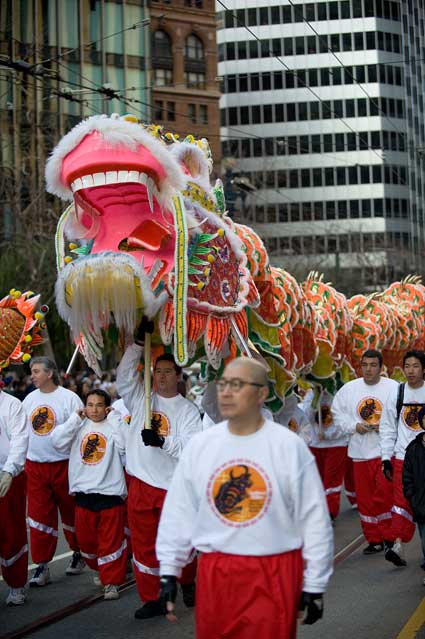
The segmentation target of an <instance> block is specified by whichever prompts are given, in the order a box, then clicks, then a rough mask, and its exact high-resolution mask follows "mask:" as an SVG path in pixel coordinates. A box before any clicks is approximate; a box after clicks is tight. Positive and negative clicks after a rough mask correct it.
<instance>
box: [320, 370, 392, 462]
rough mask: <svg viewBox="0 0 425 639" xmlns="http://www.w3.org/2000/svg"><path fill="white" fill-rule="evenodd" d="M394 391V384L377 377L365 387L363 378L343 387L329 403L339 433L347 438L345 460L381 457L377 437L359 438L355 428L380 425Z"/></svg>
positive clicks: (373, 432)
mask: <svg viewBox="0 0 425 639" xmlns="http://www.w3.org/2000/svg"><path fill="white" fill-rule="evenodd" d="M397 391H398V383H397V382H396V381H395V380H393V379H388V378H387V377H381V378H380V380H379V382H378V383H377V384H373V385H370V384H366V382H365V381H364V380H363V378H359V379H354V380H353V381H352V382H348V383H347V384H344V386H343V387H342V388H341V389H340V390H339V391H338V392H337V394H336V395H335V397H334V400H333V402H332V414H333V418H334V422H335V424H336V426H337V427H338V428H339V429H340V431H341V432H342V433H343V434H345V435H349V436H350V440H349V443H348V456H349V457H351V458H352V459H357V460H365V459H375V458H376V457H380V456H381V449H380V446H379V434H378V433H377V432H375V431H372V432H370V433H366V434H364V435H361V434H360V433H358V432H356V424H359V423H363V424H370V425H373V426H375V425H376V424H380V422H381V419H382V413H383V411H384V406H385V405H386V403H387V401H388V397H389V396H390V395H391V394H393V393H396V395H397Z"/></svg>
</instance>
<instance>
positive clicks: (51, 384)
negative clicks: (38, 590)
mask: <svg viewBox="0 0 425 639" xmlns="http://www.w3.org/2000/svg"><path fill="white" fill-rule="evenodd" d="M30 368H31V380H32V382H33V384H34V385H35V386H36V390H35V391H32V393H29V395H27V396H26V398H25V399H24V401H23V403H22V404H23V407H24V410H25V412H26V414H27V423H28V430H29V446H28V454H27V462H26V466H25V470H26V472H27V480H28V484H27V486H28V524H29V528H30V542H31V555H32V559H33V561H34V563H36V564H38V565H37V568H36V569H35V571H34V574H33V576H32V577H31V579H30V586H45V585H46V584H48V583H49V582H50V572H49V566H48V563H49V562H50V561H51V560H52V559H53V556H54V554H55V550H56V545H57V541H58V509H59V512H60V515H61V520H62V527H63V531H64V534H65V537H66V540H67V542H68V544H69V546H70V548H71V550H73V556H72V558H71V561H70V563H69V565H68V567H67V569H66V574H67V575H78V574H80V573H81V571H82V570H83V568H84V561H83V560H82V558H81V555H80V552H79V550H78V544H77V539H76V537H75V527H74V514H75V503H74V498H73V497H72V496H71V495H70V494H69V485H68V457H69V455H68V454H67V453H61V452H59V451H57V450H56V449H55V447H54V446H53V444H52V441H51V435H52V432H53V431H54V429H55V428H56V426H58V425H59V424H63V423H64V422H66V420H67V419H68V418H69V417H70V415H71V414H72V413H73V412H75V411H76V410H78V409H80V408H83V403H82V402H81V400H80V398H79V397H78V395H76V394H75V393H73V392H72V391H70V390H68V389H66V388H62V386H59V374H58V370H57V368H56V364H55V363H54V362H53V361H52V360H50V359H49V358H47V357H34V358H33V359H32V360H31V363H30Z"/></svg>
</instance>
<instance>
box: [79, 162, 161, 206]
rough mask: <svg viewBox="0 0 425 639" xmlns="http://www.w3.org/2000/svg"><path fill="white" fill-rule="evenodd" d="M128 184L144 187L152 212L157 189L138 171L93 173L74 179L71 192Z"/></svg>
mask: <svg viewBox="0 0 425 639" xmlns="http://www.w3.org/2000/svg"><path fill="white" fill-rule="evenodd" d="M130 182H139V183H140V184H143V186H145V187H146V191H147V194H148V200H149V206H150V209H151V211H152V212H153V196H154V195H155V197H157V198H158V195H159V193H158V189H157V188H156V184H155V181H154V180H153V179H152V178H151V177H149V175H147V174H146V173H139V171H106V172H105V173H103V172H99V173H93V175H91V174H88V175H83V176H81V178H76V179H75V180H74V181H73V182H72V184H71V190H72V192H73V193H76V192H77V191H80V190H81V189H87V188H90V187H92V186H103V185H105V184H125V183H130Z"/></svg>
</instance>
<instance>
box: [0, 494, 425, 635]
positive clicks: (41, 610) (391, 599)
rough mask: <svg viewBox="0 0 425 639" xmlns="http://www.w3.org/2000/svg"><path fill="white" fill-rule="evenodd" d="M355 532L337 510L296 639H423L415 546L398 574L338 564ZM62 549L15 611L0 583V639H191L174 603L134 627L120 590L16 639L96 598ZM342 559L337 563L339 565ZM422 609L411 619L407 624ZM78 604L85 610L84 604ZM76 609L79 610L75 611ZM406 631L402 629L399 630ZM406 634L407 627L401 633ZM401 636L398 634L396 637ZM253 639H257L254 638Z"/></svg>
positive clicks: (186, 617) (367, 564) (188, 619)
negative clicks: (316, 608) (313, 609)
mask: <svg viewBox="0 0 425 639" xmlns="http://www.w3.org/2000/svg"><path fill="white" fill-rule="evenodd" d="M359 535H360V526H359V522H358V515H357V512H356V511H352V510H350V509H349V507H348V505H345V506H344V509H343V512H342V514H341V515H340V518H339V520H338V521H337V524H336V526H335V554H336V560H337V561H338V562H339V563H337V565H336V568H335V573H334V576H333V578H332V580H331V584H330V587H329V591H328V593H327V595H326V599H325V616H324V619H323V620H322V621H321V622H320V623H317V624H316V625H314V626H312V627H310V628H307V627H306V628H301V629H300V632H299V639H310V638H311V637H314V639H361V638H363V637H367V638H368V639H413V638H414V637H417V638H418V639H425V625H422V624H425V611H424V602H425V600H424V594H425V586H424V585H423V584H422V580H423V577H424V576H425V574H424V573H423V572H422V571H421V570H420V568H419V563H420V544H419V539H418V537H417V536H416V537H415V539H414V540H413V542H412V543H411V544H410V545H409V546H407V547H406V551H407V553H406V555H407V557H406V558H407V561H408V566H407V568H403V569H397V568H394V567H392V566H391V564H388V563H387V562H385V561H384V559H383V556H382V555H381V554H380V555H378V556H372V557H365V556H363V555H362V552H361V550H362V548H363V547H364V543H362V544H361V545H360V547H359V546H358V544H357V546H358V547H357V549H356V550H355V551H354V552H352V553H351V554H349V556H348V557H346V558H345V559H344V557H345V554H346V552H341V551H344V549H346V548H347V546H348V545H349V544H350V542H352V541H353V540H358V538H359ZM66 552H67V551H66V548H65V545H64V544H63V541H61V543H60V547H59V549H58V554H57V556H56V561H55V562H54V563H53V564H52V567H51V574H52V582H53V583H52V584H51V585H49V586H47V587H45V588H43V589H40V590H34V589H31V590H30V591H29V593H28V602H27V604H26V605H25V606H24V607H22V608H6V607H5V605H4V603H3V600H4V598H5V596H6V588H5V585H4V582H0V597H1V602H2V603H1V608H0V618H1V626H0V628H1V629H0V632H1V634H0V639H3V638H5V637H18V636H20V637H21V636H32V637H34V639H51V638H52V639H53V637H54V638H55V639H57V637H61V639H75V638H76V637H77V636H78V632H79V629H84V631H83V632H84V635H85V636H88V637H90V638H91V639H109V638H113V637H126V638H127V639H133V638H134V639H136V638H139V637H140V636H143V637H144V638H145V639H165V638H166V637H172V638H173V639H185V638H190V637H194V624H193V613H192V611H190V610H188V609H186V608H184V607H183V606H182V604H181V602H180V601H179V602H178V622H177V623H176V624H175V625H173V626H171V625H170V624H169V623H168V622H167V621H166V620H165V619H154V620H150V621H136V620H135V619H134V618H133V614H134V611H135V610H136V608H137V607H138V606H139V600H138V597H137V593H136V589H135V586H131V587H129V588H128V589H126V590H125V591H124V592H123V593H122V595H121V598H120V600H119V601H112V602H103V601H102V600H101V599H100V600H99V602H97V603H94V604H92V605H90V606H89V607H87V608H84V609H83V610H81V611H80V612H76V613H73V614H70V615H69V616H66V617H65V618H64V619H62V620H61V621H58V622H56V623H52V624H51V625H48V626H46V627H43V628H42V629H40V630H38V631H36V632H31V634H30V635H29V634H27V633H25V634H19V635H18V634H15V633H16V631H18V630H19V629H20V628H22V627H23V626H26V625H27V624H30V623H32V622H34V621H35V620H37V619H39V618H40V617H44V616H46V615H50V614H52V613H53V612H55V611H57V610H59V609H63V608H65V607H66V606H70V605H71V604H73V603H75V602H77V601H79V600H82V599H87V601H88V600H90V598H92V597H93V596H96V595H98V594H99V588H98V587H96V586H95V585H94V584H93V573H91V571H89V570H87V569H86V570H85V571H84V573H83V574H82V575H80V576H77V577H65V575H64V571H65V567H66V564H67V561H68V557H61V555H63V554H64V553H65V554H66ZM340 559H342V561H340ZM421 602H422V607H421V608H420V609H419V611H418V612H417V614H416V616H415V617H414V618H413V619H412V620H411V621H410V623H409V624H408V622H409V619H410V618H411V617H412V615H413V614H414V613H415V611H416V610H417V608H418V606H420V604H421ZM83 603H84V602H83ZM82 605H83V604H82ZM406 624H407V625H406ZM405 626H406V627H405ZM403 629H404V630H403ZM259 639H260V638H259Z"/></svg>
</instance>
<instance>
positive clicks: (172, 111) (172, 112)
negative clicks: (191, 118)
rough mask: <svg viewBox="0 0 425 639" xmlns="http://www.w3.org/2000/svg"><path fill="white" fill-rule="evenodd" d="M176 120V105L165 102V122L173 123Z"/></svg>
mask: <svg viewBox="0 0 425 639" xmlns="http://www.w3.org/2000/svg"><path fill="white" fill-rule="evenodd" d="M175 119H176V103H175V102H167V120H169V121H170V122H174V120H175Z"/></svg>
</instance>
